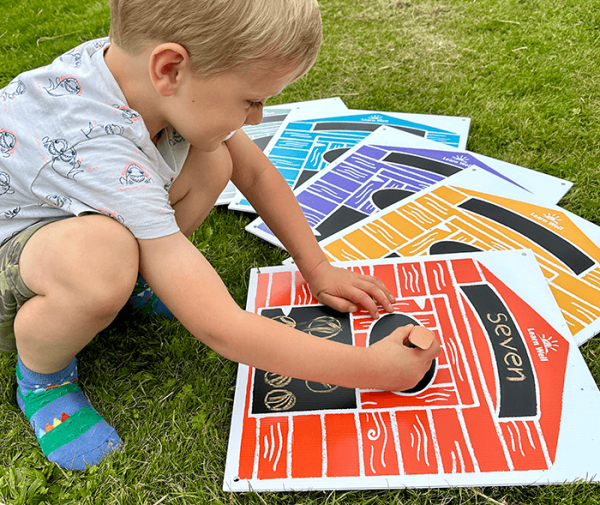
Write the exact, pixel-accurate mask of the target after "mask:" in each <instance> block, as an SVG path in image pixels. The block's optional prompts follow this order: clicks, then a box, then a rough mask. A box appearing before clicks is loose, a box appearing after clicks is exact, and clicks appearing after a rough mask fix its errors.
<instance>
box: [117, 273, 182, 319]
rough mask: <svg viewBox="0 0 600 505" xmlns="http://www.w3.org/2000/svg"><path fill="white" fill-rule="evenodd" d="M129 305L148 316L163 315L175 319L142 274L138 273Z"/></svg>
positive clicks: (135, 310)
mask: <svg viewBox="0 0 600 505" xmlns="http://www.w3.org/2000/svg"><path fill="white" fill-rule="evenodd" d="M127 306H128V307H130V308H131V309H132V310H133V311H134V312H137V313H140V314H144V315H146V316H162V317H164V318H166V319H173V318H174V317H175V316H174V315H173V313H172V312H171V311H170V310H169V309H168V308H167V306H166V305H165V304H164V303H163V302H161V301H160V300H159V298H158V296H156V295H155V294H154V291H152V289H151V288H150V286H148V284H147V283H146V281H145V280H144V278H143V277H142V276H141V275H138V278H137V281H136V283H135V287H134V288H133V294H132V295H131V296H130V297H129V300H128V301H127Z"/></svg>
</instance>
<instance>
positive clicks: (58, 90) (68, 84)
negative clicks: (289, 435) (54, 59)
mask: <svg viewBox="0 0 600 505" xmlns="http://www.w3.org/2000/svg"><path fill="white" fill-rule="evenodd" d="M49 81H50V86H48V87H47V88H44V89H45V90H46V93H48V94H49V95H50V96H68V95H81V92H82V89H81V84H79V81H78V80H77V79H76V78H75V77H73V76H70V75H63V76H61V77H57V78H56V82H52V79H49Z"/></svg>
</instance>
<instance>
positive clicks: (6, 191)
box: [0, 172, 15, 196]
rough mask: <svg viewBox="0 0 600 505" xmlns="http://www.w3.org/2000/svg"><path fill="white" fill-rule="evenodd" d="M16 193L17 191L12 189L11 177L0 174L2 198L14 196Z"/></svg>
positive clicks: (0, 194)
mask: <svg viewBox="0 0 600 505" xmlns="http://www.w3.org/2000/svg"><path fill="white" fill-rule="evenodd" d="M14 192H15V190H14V189H12V188H11V187H10V175H8V174H7V173H6V172H0V196H2V195H12V194H13V193H14Z"/></svg>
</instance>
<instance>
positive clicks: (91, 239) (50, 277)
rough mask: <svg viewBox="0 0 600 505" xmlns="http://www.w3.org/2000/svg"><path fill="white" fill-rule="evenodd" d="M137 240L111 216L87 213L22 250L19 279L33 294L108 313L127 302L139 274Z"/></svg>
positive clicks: (56, 225) (45, 231)
mask: <svg viewBox="0 0 600 505" xmlns="http://www.w3.org/2000/svg"><path fill="white" fill-rule="evenodd" d="M138 264H139V250H138V246H137V241H136V239H135V238H134V237H133V235H132V234H131V232H129V230H127V229H126V228H125V227H124V226H123V225H121V224H119V223H118V222H116V221H114V220H113V219H112V218H109V217H105V216H100V215H88V216H83V217H77V218H70V219H66V220H63V221H59V222H57V223H53V224H51V225H48V226H46V227H44V228H42V229H41V230H40V231H39V232H37V233H36V234H35V235H34V236H33V237H32V239H31V240H30V242H29V243H28V245H27V246H26V247H25V249H24V251H23V256H22V258H21V271H22V276H23V279H24V281H25V283H26V284H27V286H28V287H29V288H30V289H31V290H32V291H33V292H35V293H37V294H41V295H52V294H53V293H56V294H58V295H60V296H63V297H65V299H69V300H70V301H71V302H72V303H75V304H76V305H77V306H80V307H81V308H84V307H86V306H89V307H90V308H91V309H92V310H95V311H97V312H99V313H105V312H106V313H107V314H108V313H110V312H112V311H115V313H116V312H118V310H119V309H120V308H121V307H122V306H123V305H124V304H125V303H126V301H127V298H128V297H129V295H130V294H131V291H132V290H133V286H134V285H135V280H136V278H137V273H138Z"/></svg>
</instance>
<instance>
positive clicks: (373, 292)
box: [356, 279, 395, 317]
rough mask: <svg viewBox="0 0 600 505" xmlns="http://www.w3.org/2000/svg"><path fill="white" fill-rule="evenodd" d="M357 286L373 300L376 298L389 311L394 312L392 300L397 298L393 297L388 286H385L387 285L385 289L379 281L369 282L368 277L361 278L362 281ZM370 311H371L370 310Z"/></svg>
mask: <svg viewBox="0 0 600 505" xmlns="http://www.w3.org/2000/svg"><path fill="white" fill-rule="evenodd" d="M382 286H383V284H382ZM356 287H357V288H358V289H359V290H361V291H362V292H364V293H367V294H368V295H369V297H370V298H371V299H372V300H375V301H376V302H377V303H379V304H380V305H381V306H382V307H383V308H384V309H385V310H387V311H388V312H390V313H391V312H394V307H393V306H392V301H395V299H394V298H393V297H392V295H391V293H390V292H389V291H388V290H387V288H385V286H383V288H384V289H382V288H381V287H380V285H379V284H378V283H374V282H369V281H368V280H366V279H360V281H359V282H358V283H357V284H356ZM361 303H362V302H361ZM365 308H366V306H365ZM369 312H371V311H370V310H369ZM371 315H372V314H371ZM373 317H374V316H373Z"/></svg>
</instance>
